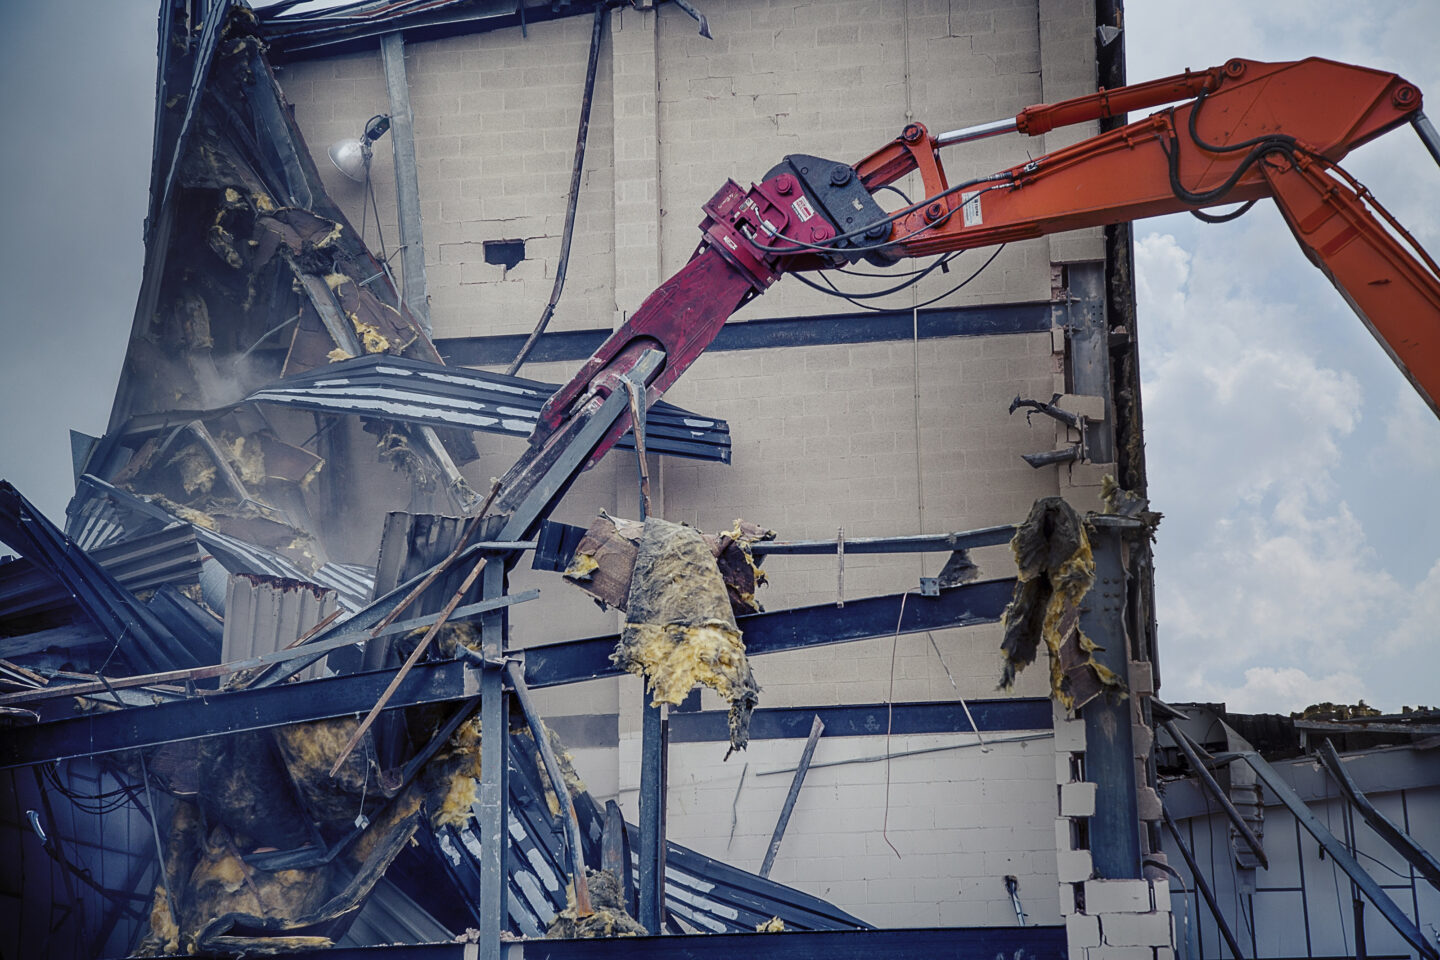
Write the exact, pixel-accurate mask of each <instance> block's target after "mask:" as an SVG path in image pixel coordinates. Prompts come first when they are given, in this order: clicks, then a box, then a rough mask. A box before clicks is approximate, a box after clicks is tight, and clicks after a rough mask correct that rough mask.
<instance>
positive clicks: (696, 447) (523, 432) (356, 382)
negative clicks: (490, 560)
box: [246, 355, 730, 463]
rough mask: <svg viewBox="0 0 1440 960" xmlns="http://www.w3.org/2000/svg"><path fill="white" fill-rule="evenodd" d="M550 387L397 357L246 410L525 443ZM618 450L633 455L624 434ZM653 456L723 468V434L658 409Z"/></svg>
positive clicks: (291, 382) (650, 433)
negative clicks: (278, 408)
mask: <svg viewBox="0 0 1440 960" xmlns="http://www.w3.org/2000/svg"><path fill="white" fill-rule="evenodd" d="M555 389H556V387H555V385H554V384H548V383H540V382H538V381H535V380H526V379H524V378H523V377H507V376H505V375H503V374H499V373H486V372H484V371H480V370H470V369H466V368H464V367H446V366H443V365H441V364H436V363H426V362H424V361H420V360H410V359H406V358H403V357H391V356H380V355H371V356H367V357H358V358H356V359H354V360H344V361H341V362H339V363H334V364H330V365H329V366H327V367H323V368H320V369H317V370H311V371H308V372H306V373H304V374H301V375H299V376H295V377H287V378H286V379H284V380H281V381H279V382H277V383H274V384H272V385H270V386H268V387H266V388H265V389H263V390H258V391H256V392H255V393H252V394H251V395H250V396H249V397H248V398H246V399H247V402H257V403H273V404H279V405H283V406H291V407H299V408H301V409H304V410H317V411H322V412H327V413H351V414H357V415H359V416H365V417H374V418H377V419H384V420H399V421H402V422H405V423H422V424H426V425H428V426H433V427H451V428H459V429H464V430H480V431H484V432H487V433H505V434H510V435H512V436H517V437H528V436H530V434H531V433H532V432H533V431H534V429H535V424H536V422H537V420H538V419H539V416H540V408H541V407H542V406H544V405H545V401H546V400H548V399H550V395H551V394H553V393H554V392H555ZM620 445H621V446H629V447H632V448H633V447H634V439H633V437H632V436H631V435H629V434H627V435H626V437H625V438H624V439H622V440H621V441H620ZM645 445H646V449H647V450H649V451H650V452H652V453H665V454H670V455H672V456H680V457H690V458H692V459H698V460H716V461H720V462H722V463H729V462H730V427H729V425H728V424H727V423H726V422H725V421H723V420H717V419H715V418H713V417H702V416H699V415H698V414H694V413H690V412H689V411H687V410H683V409H681V408H680V407H677V406H675V405H674V404H671V403H666V402H665V401H663V400H662V401H660V402H658V403H656V404H655V405H654V406H653V407H651V408H650V410H649V413H648V414H647V416H646V424H645Z"/></svg>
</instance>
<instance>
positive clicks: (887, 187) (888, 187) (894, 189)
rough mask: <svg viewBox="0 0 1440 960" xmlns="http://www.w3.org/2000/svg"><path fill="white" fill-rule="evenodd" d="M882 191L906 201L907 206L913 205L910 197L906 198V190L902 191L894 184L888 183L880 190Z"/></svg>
mask: <svg viewBox="0 0 1440 960" xmlns="http://www.w3.org/2000/svg"><path fill="white" fill-rule="evenodd" d="M880 190H889V191H890V192H891V193H893V194H895V195H897V196H898V197H899V198H900V199H901V200H904V201H905V205H906V206H910V205H911V200H910V198H909V197H907V196H905V191H904V190H901V189H900V188H899V187H897V186H895V184H893V183H887V184H885V185H884V186H883V187H881V188H880ZM880 190H877V191H875V192H876V193H879V192H880Z"/></svg>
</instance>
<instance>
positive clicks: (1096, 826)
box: [1080, 516, 1141, 880]
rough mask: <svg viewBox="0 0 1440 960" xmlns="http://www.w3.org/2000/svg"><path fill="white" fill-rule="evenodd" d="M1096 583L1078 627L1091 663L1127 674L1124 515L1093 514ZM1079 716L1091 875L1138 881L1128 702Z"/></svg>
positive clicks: (1093, 707)
mask: <svg viewBox="0 0 1440 960" xmlns="http://www.w3.org/2000/svg"><path fill="white" fill-rule="evenodd" d="M1091 525H1092V529H1093V530H1094V539H1093V540H1092V541H1091V544H1090V545H1091V548H1092V550H1093V551H1094V554H1095V585H1094V586H1093V587H1091V588H1090V593H1089V595H1088V596H1086V598H1085V602H1084V603H1085V605H1084V606H1083V607H1082V608H1081V610H1080V629H1081V630H1083V631H1084V632H1085V635H1086V636H1088V637H1089V638H1090V639H1091V640H1093V641H1095V643H1096V644H1098V645H1099V649H1098V650H1096V651H1095V661H1096V662H1097V663H1099V664H1100V665H1101V666H1104V667H1108V668H1109V669H1110V670H1112V671H1114V672H1115V674H1116V675H1117V676H1120V677H1125V676H1128V675H1129V666H1130V654H1129V643H1128V641H1127V639H1126V636H1125V609H1126V606H1125V579H1126V578H1125V562H1124V558H1123V556H1122V552H1123V551H1124V550H1125V544H1124V543H1123V538H1124V536H1125V533H1126V532H1127V530H1129V529H1131V528H1140V527H1141V524H1140V523H1139V522H1138V521H1135V520H1129V519H1127V518H1123V517H1104V516H1100V517H1093V518H1092V519H1091ZM1081 712H1082V714H1083V715H1084V718H1085V779H1086V780H1089V781H1090V782H1091V783H1094V784H1095V785H1096V786H1095V814H1094V816H1092V817H1091V818H1090V856H1091V858H1092V859H1093V861H1094V864H1095V872H1096V873H1097V874H1099V875H1100V876H1101V877H1104V878H1105V879H1110V880H1118V879H1123V878H1134V877H1139V876H1140V826H1139V824H1140V812H1139V809H1138V804H1137V801H1136V798H1135V750H1134V744H1133V741H1132V739H1131V732H1130V712H1131V701H1130V698H1128V697H1127V698H1126V699H1124V700H1119V701H1118V702H1117V701H1115V700H1114V699H1112V698H1111V697H1110V696H1109V695H1102V696H1099V697H1096V698H1095V699H1094V700H1092V701H1090V703H1088V704H1087V705H1086V706H1085V707H1084V709H1083V710H1082V711H1081Z"/></svg>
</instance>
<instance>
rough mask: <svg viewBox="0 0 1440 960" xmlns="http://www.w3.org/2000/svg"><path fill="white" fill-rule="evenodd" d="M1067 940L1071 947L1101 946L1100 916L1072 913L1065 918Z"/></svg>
mask: <svg viewBox="0 0 1440 960" xmlns="http://www.w3.org/2000/svg"><path fill="white" fill-rule="evenodd" d="M1065 940H1066V941H1067V942H1068V943H1069V944H1070V946H1071V947H1098V946H1100V918H1099V917H1087V916H1085V914H1083V913H1072V914H1070V916H1068V917H1066V918H1065Z"/></svg>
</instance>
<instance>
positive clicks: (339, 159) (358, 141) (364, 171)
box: [327, 113, 390, 183]
mask: <svg viewBox="0 0 1440 960" xmlns="http://www.w3.org/2000/svg"><path fill="white" fill-rule="evenodd" d="M389 129H390V117H389V116H387V115H386V114H383V113H378V114H376V115H375V116H373V117H371V118H370V119H369V120H368V121H366V123H365V132H364V133H362V134H361V135H360V136H358V137H350V138H348V139H345V140H337V141H335V142H334V143H332V144H330V149H329V151H327V152H328V153H329V154H330V162H331V163H333V164H335V169H337V170H339V171H340V172H341V173H343V174H345V176H347V177H349V178H350V179H351V180H354V181H355V182H356V183H364V182H365V178H366V177H367V176H368V175H369V173H370V154H371V144H373V143H374V142H375V141H376V140H379V139H380V138H381V137H383V136H385V132H386V131H387V130H389Z"/></svg>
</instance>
